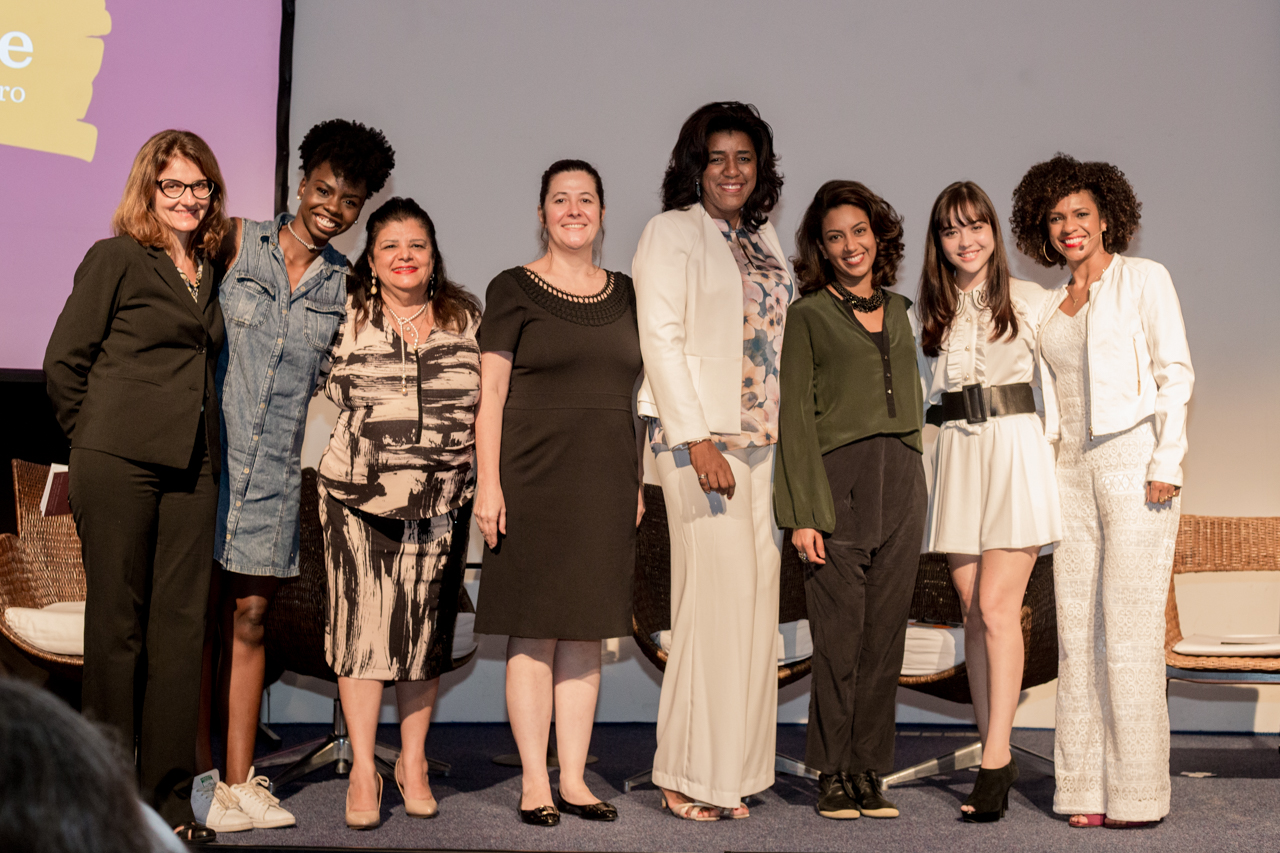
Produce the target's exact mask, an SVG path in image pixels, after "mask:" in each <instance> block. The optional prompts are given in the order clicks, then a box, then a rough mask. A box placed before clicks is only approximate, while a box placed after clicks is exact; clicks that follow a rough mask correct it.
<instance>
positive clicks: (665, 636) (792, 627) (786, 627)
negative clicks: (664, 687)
mask: <svg viewBox="0 0 1280 853" xmlns="http://www.w3.org/2000/svg"><path fill="white" fill-rule="evenodd" d="M649 638H650V639H651V640H653V641H654V642H655V643H657V644H658V646H659V648H661V649H662V650H663V651H664V652H667V653H670V652H671V631H670V630H667V631H656V632H654V633H653V634H650V635H649ZM812 655H813V637H812V636H811V635H810V634H809V620H808V619H801V620H799V621H798V622H785V623H783V624H781V625H779V626H778V666H787V665H788V664H793V663H795V662H796V661H801V660H804V659H805V658H808V657H812Z"/></svg>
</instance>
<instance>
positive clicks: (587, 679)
mask: <svg viewBox="0 0 1280 853" xmlns="http://www.w3.org/2000/svg"><path fill="white" fill-rule="evenodd" d="M554 680H555V709H556V753H557V755H558V756H559V758H560V796H562V797H564V798H565V799H566V800H568V801H569V802H571V803H574V804H576V805H580V806H585V805H589V804H590V803H594V802H596V801H598V800H599V797H597V796H596V795H594V794H592V793H591V790H590V789H589V788H588V787H587V782H586V779H584V778H583V773H584V772H585V771H586V766H587V749H588V748H589V747H590V746H591V728H592V725H593V724H594V723H595V717H596V697H597V696H598V695H599V693H600V641H599V640H589V641H588V640H560V641H558V643H557V644H556V656H555V665H554Z"/></svg>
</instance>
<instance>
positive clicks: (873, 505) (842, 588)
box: [804, 436, 928, 774]
mask: <svg viewBox="0 0 1280 853" xmlns="http://www.w3.org/2000/svg"><path fill="white" fill-rule="evenodd" d="M822 463H823V466H824V467H825V468H826V472H827V481H828V482H829V483H830V485H831V496H832V498H833V499H834V501H835V507H836V530H835V533H834V535H831V536H824V537H823V544H824V546H825V548H826V552H827V553H826V564H825V565H821V566H818V565H812V566H809V567H808V568H807V570H806V572H805V584H804V590H805V600H806V602H807V603H808V607H809V630H810V631H811V632H812V634H813V685H812V688H811V693H810V697H809V727H808V745H807V748H806V750H805V764H807V765H809V766H810V767H812V768H814V769H815V770H817V771H819V772H821V773H838V772H847V773H861V772H863V771H864V770H875V771H877V772H879V773H882V774H883V773H889V772H891V771H892V770H893V737H894V709H895V706H896V700H897V694H898V673H899V672H900V671H901V670H902V647H903V643H904V642H905V639H906V632H907V612H908V610H909V609H910V606H911V595H912V592H913V591H914V590H915V584H916V570H917V568H918V567H919V565H920V546H921V542H922V540H923V539H924V525H925V508H926V505H927V500H928V499H927V495H926V492H925V484H924V467H923V465H922V463H921V459H920V454H919V453H917V452H915V451H914V450H912V449H911V448H910V447H907V446H906V445H905V444H903V443H902V441H901V440H900V439H897V438H893V437H890V436H874V437H872V438H868V439H864V440H862V441H857V442H854V443H852V444H846V445H845V446H844V447H839V448H836V449H835V450H832V451H830V452H829V453H826V454H824V455H823V457H822Z"/></svg>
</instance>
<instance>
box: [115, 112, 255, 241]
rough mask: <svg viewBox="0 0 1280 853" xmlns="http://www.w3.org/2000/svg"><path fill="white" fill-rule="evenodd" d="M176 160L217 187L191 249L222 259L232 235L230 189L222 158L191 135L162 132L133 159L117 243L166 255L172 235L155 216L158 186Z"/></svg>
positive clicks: (118, 218)
mask: <svg viewBox="0 0 1280 853" xmlns="http://www.w3.org/2000/svg"><path fill="white" fill-rule="evenodd" d="M174 157H185V158H186V159H188V160H190V161H191V162H192V163H195V164H196V166H197V167H198V168H199V169H200V171H201V172H203V173H204V176H205V177H206V178H208V179H209V180H210V181H212V182H213V195H211V196H209V210H208V211H207V212H206V213H205V215H204V219H203V220H201V221H200V224H199V225H198V226H197V227H196V230H195V233H193V234H192V235H191V245H192V246H193V247H195V248H198V249H202V250H203V251H204V253H205V254H206V255H207V256H209V257H214V256H215V255H217V254H218V252H219V249H220V247H221V246H222V242H223V239H224V238H225V237H226V236H227V233H228V232H230V230H231V221H230V220H229V219H227V214H226V210H227V185H226V184H225V183H224V182H223V180H222V170H221V169H219V168H218V158H217V157H214V156H213V151H212V150H211V149H210V148H209V145H208V143H206V142H205V141H204V140H203V139H201V138H200V137H198V136H196V135H195V134H194V133H192V132H191V131H189V130H162V131H160V132H159V133H157V134H156V135H155V136H153V137H151V138H150V139H148V140H147V142H146V144H145V145H143V146H142V148H141V149H140V150H139V151H138V156H136V157H134V158H133V168H132V169H130V170H129V179H128V180H127V181H125V184H124V195H123V196H121V198H120V204H119V206H118V207H116V212H115V214H114V215H113V216H112V217H111V231H112V233H113V234H115V235H116V236H117V237H124V236H129V237H132V238H133V239H135V240H137V241H138V242H139V243H141V244H142V245H144V246H151V247H152V248H155V249H165V250H168V249H169V248H170V246H171V245H172V242H171V241H172V239H173V238H172V233H171V232H170V231H169V229H168V228H167V227H166V226H165V225H164V223H162V222H161V221H160V218H159V217H158V216H156V206H155V201H156V180H157V179H158V178H159V177H160V173H161V172H163V171H164V170H165V168H166V167H167V166H168V165H169V163H170V162H172V160H173V158H174Z"/></svg>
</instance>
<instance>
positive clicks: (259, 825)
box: [231, 767, 298, 829]
mask: <svg viewBox="0 0 1280 853" xmlns="http://www.w3.org/2000/svg"><path fill="white" fill-rule="evenodd" d="M231 790H232V791H233V792H235V795H236V796H237V797H239V798H240V811H242V812H244V813H245V814H246V815H248V816H249V818H250V819H251V820H252V821H253V828H254V829H278V828H279V827H282V826H293V825H294V824H295V823H297V822H298V821H297V820H296V819H295V818H294V816H293V815H292V814H290V813H289V812H288V811H286V810H285V809H283V808H281V807H280V798H279V797H277V796H275V795H274V794H272V793H271V789H270V788H269V787H268V780H267V777H266V776H254V775H253V768H252V767H250V768H249V781H248V782H241V783H240V784H238V785H232V786H231Z"/></svg>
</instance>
